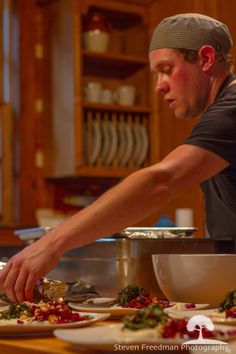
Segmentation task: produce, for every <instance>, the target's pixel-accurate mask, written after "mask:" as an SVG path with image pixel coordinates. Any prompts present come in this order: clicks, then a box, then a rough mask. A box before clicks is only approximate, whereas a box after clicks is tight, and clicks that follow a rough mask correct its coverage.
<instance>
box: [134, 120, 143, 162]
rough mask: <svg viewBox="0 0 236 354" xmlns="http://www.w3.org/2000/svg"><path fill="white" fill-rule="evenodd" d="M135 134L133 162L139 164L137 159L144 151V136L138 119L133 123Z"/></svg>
mask: <svg viewBox="0 0 236 354" xmlns="http://www.w3.org/2000/svg"><path fill="white" fill-rule="evenodd" d="M133 134H134V150H133V153H132V163H133V165H134V166H137V165H138V164H137V161H138V159H139V156H140V155H141V152H142V136H141V125H140V122H139V121H137V122H135V123H134V124H133Z"/></svg>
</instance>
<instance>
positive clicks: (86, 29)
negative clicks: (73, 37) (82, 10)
mask: <svg viewBox="0 0 236 354" xmlns="http://www.w3.org/2000/svg"><path fill="white" fill-rule="evenodd" d="M109 40H110V29H109V24H108V21H107V20H106V17H105V16H104V15H103V14H102V13H100V12H91V13H90V14H89V15H88V16H87V18H86V19H85V22H84V26H83V46H84V48H85V49H87V50H91V51H94V52H106V51H107V50H108V46H109Z"/></svg>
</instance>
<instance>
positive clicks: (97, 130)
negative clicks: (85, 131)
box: [90, 119, 102, 165]
mask: <svg viewBox="0 0 236 354" xmlns="http://www.w3.org/2000/svg"><path fill="white" fill-rule="evenodd" d="M101 147H102V133H101V127H100V122H99V121H98V120H96V119H94V121H93V151H92V154H91V156H90V164H92V165H93V164H95V163H96V161H97V159H98V156H99V154H100V151H101Z"/></svg>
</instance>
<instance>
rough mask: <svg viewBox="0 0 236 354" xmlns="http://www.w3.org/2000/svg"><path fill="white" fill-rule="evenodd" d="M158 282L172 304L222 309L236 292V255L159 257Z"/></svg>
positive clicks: (156, 262) (155, 262) (156, 261)
mask: <svg viewBox="0 0 236 354" xmlns="http://www.w3.org/2000/svg"><path fill="white" fill-rule="evenodd" d="M152 261H153V267H154V272H155V276H156V279H157V282H158V284H159V287H160V289H161V291H162V292H163V294H164V295H165V296H166V297H167V298H168V299H169V300H170V301H177V302H190V303H197V304H210V305H212V306H218V304H219V302H221V301H222V299H223V298H224V297H225V294H226V292H227V291H229V290H233V289H236V254H157V255H153V256H152Z"/></svg>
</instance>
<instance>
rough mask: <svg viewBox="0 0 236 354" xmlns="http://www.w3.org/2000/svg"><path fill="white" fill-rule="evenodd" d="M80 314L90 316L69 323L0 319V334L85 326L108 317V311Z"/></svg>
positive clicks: (38, 331) (41, 331) (43, 331)
mask: <svg viewBox="0 0 236 354" xmlns="http://www.w3.org/2000/svg"><path fill="white" fill-rule="evenodd" d="M80 315H81V316H86V315H87V316H91V317H92V318H91V319H89V320H84V321H79V322H71V323H60V324H50V323H46V322H32V323H31V324H17V319H12V320H0V335H2V334H5V333H7V334H14V335H15V334H21V333H22V334H26V333H48V332H52V331H53V330H54V329H64V328H75V327H85V326H90V325H91V324H93V323H95V322H97V321H102V320H105V319H107V318H108V317H110V315H109V314H108V313H91V312H86V313H85V312H83V313H81V314H80Z"/></svg>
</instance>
